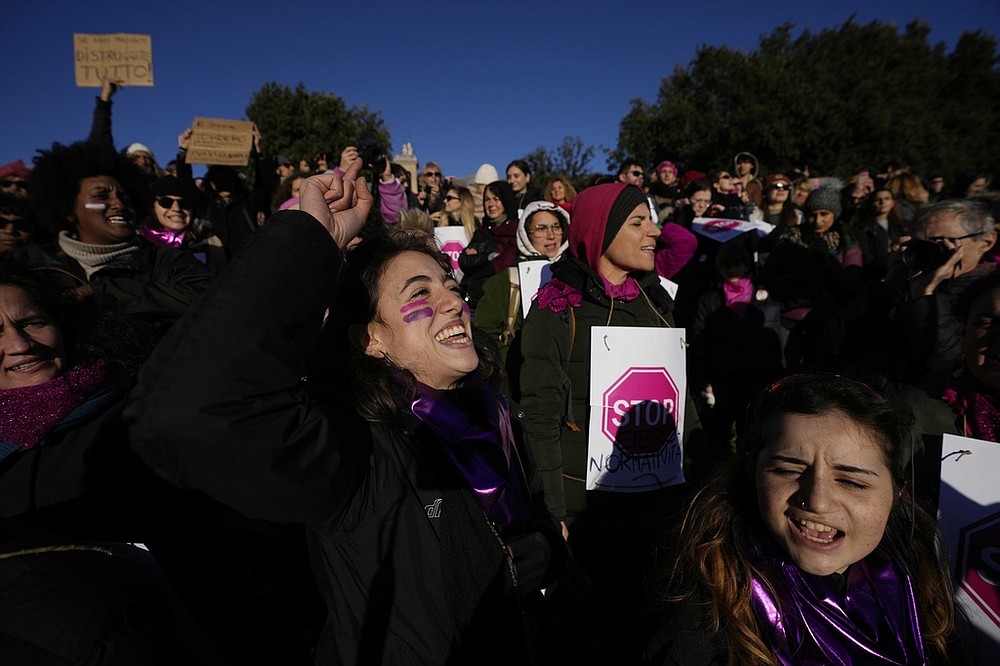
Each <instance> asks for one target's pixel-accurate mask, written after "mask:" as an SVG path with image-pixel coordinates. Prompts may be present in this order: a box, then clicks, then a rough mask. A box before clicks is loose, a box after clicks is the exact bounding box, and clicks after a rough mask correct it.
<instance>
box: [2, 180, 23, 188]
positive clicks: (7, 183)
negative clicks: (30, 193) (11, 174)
mask: <svg viewBox="0 0 1000 666" xmlns="http://www.w3.org/2000/svg"><path fill="white" fill-rule="evenodd" d="M0 187H3V188H8V187H16V188H18V189H20V190H27V189H28V183H26V182H25V181H23V180H7V179H6V178H4V179H3V180H0Z"/></svg>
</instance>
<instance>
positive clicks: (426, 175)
mask: <svg viewBox="0 0 1000 666" xmlns="http://www.w3.org/2000/svg"><path fill="white" fill-rule="evenodd" d="M440 177H441V172H440V171H427V172H425V173H424V178H440Z"/></svg>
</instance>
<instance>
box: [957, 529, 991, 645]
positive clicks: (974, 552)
mask: <svg viewBox="0 0 1000 666" xmlns="http://www.w3.org/2000/svg"><path fill="white" fill-rule="evenodd" d="M959 547H960V551H959V555H958V564H959V571H958V582H959V585H961V587H962V589H964V590H965V591H966V592H967V593H968V594H969V596H970V597H972V599H973V600H974V601H975V602H976V604H977V605H978V606H979V608H980V609H982V611H983V613H984V614H985V615H986V617H987V618H989V619H990V620H991V621H992V622H993V623H994V624H996V625H997V627H998V628H1000V513H995V514H993V515H992V516H988V517H987V518H984V519H983V520H979V521H977V522H975V523H973V524H972V525H969V526H967V527H964V528H962V530H961V532H960V533H959Z"/></svg>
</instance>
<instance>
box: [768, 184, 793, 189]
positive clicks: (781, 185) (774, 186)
mask: <svg viewBox="0 0 1000 666" xmlns="http://www.w3.org/2000/svg"><path fill="white" fill-rule="evenodd" d="M771 188H772V189H775V190H788V189H791V188H790V187H788V185H785V184H784V183H775V184H774V185H772V186H771Z"/></svg>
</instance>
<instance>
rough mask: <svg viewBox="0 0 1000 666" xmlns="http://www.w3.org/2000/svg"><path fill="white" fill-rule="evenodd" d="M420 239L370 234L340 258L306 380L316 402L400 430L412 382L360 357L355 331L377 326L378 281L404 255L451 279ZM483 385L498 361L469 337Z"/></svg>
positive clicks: (388, 364) (386, 364)
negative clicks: (416, 256) (422, 258)
mask: <svg viewBox="0 0 1000 666" xmlns="http://www.w3.org/2000/svg"><path fill="white" fill-rule="evenodd" d="M432 243H433V241H430V242H429V241H428V237H427V236H426V235H423V234H419V235H416V234H406V233H398V234H392V235H388V234H385V233H379V234H375V233H372V234H371V235H369V236H368V237H367V238H365V239H364V240H362V242H361V243H360V244H358V245H357V246H356V247H354V248H353V249H351V250H349V251H348V252H347V254H346V256H345V261H344V267H343V268H342V269H341V272H340V278H339V281H338V285H337V291H336V293H335V295H334V298H333V304H332V305H331V307H330V311H331V312H335V313H336V317H331V318H330V320H329V324H328V325H327V326H326V327H325V328H324V330H323V332H322V333H321V335H320V340H319V347H318V349H317V355H316V365H315V368H314V372H313V373H312V376H313V377H314V378H315V379H316V384H317V386H316V387H315V390H316V391H317V394H318V395H319V397H321V398H325V399H329V400H334V401H337V402H343V403H345V404H349V405H351V406H352V407H353V409H354V411H355V412H356V413H357V414H358V415H359V416H361V417H362V418H364V419H365V420H366V421H373V422H385V423H390V424H394V425H397V426H398V425H400V423H401V419H400V416H401V414H402V413H403V412H404V411H405V410H406V409H408V408H409V405H410V403H411V402H412V401H413V398H414V396H415V389H414V386H415V382H416V378H415V377H414V376H413V374H412V373H411V372H410V371H409V370H407V369H406V368H403V367H400V366H398V365H395V364H394V363H393V362H392V361H391V360H389V359H386V358H375V357H373V356H369V355H367V354H365V352H364V350H363V349H362V347H361V344H362V343H361V339H360V333H359V331H360V330H361V329H363V328H365V327H367V325H368V324H369V323H370V322H372V321H377V320H379V314H378V299H379V292H380V282H381V279H382V276H383V275H384V274H385V272H386V270H387V269H388V268H389V265H390V263H392V261H393V260H394V259H395V258H396V257H397V256H399V255H400V254H402V253H404V252H418V253H420V254H424V255H427V256H428V257H430V258H431V259H433V260H434V261H435V262H437V264H438V265H439V266H441V268H442V270H444V271H445V272H446V273H451V262H450V260H449V259H448V257H447V256H445V255H444V254H442V253H441V252H440V251H439V250H438V249H437V248H436V247H433V246H432ZM474 340H475V346H476V352H477V353H478V354H479V367H478V368H477V369H476V370H475V372H477V373H479V374H480V376H482V377H483V378H484V379H490V378H493V379H498V378H499V377H500V376H501V375H500V373H501V364H500V359H499V357H498V355H497V353H496V351H495V350H492V349H491V348H490V347H489V346H487V345H484V344H481V343H480V341H479V340H478V339H476V338H475V337H474Z"/></svg>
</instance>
